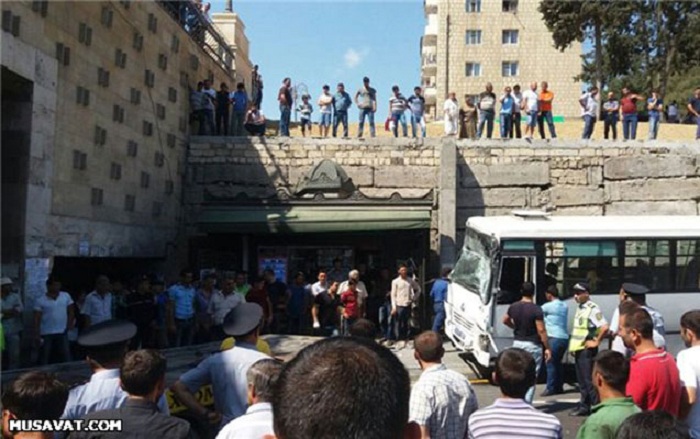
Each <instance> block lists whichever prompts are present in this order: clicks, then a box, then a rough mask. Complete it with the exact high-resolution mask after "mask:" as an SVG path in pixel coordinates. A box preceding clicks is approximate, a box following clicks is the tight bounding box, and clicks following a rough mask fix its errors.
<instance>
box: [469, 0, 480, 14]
mask: <svg viewBox="0 0 700 439" xmlns="http://www.w3.org/2000/svg"><path fill="white" fill-rule="evenodd" d="M467 12H481V0H467Z"/></svg>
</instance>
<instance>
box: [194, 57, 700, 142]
mask: <svg viewBox="0 0 700 439" xmlns="http://www.w3.org/2000/svg"><path fill="white" fill-rule="evenodd" d="M253 79H254V80H253V87H254V89H255V90H256V91H254V94H253V96H254V98H253V100H252V101H250V100H249V98H248V94H247V92H246V91H245V86H244V84H243V83H239V84H238V85H237V87H236V91H235V92H230V91H229V90H228V86H227V85H226V84H225V83H222V84H221V86H220V90H219V91H215V90H213V89H212V88H211V83H209V81H203V82H202V83H200V84H198V86H197V90H196V91H194V92H193V93H192V94H191V106H192V109H193V118H194V119H195V120H196V121H198V122H199V134H200V135H203V134H217V135H234V136H242V135H244V133H245V132H246V131H247V133H248V134H250V135H257V136H261V135H264V134H265V127H266V119H265V116H264V115H263V113H262V110H261V109H260V103H261V101H262V79H261V76H260V75H259V74H258V73H257V66H256V69H255V71H254V74H253ZM538 88H539V90H538ZM300 98H301V102H300V103H297V105H296V107H294V105H295V100H294V95H293V90H292V81H291V78H284V80H283V81H282V86H281V87H280V89H279V92H278V95H277V100H278V102H279V108H280V122H279V135H280V136H289V135H290V131H289V129H290V124H291V122H290V121H291V114H292V111H297V112H298V114H299V115H300V127H301V133H302V136H304V137H306V135H307V133H308V134H309V135H310V136H311V135H312V134H313V133H312V127H313V119H314V116H313V114H314V105H313V103H312V100H311V96H310V95H308V94H303V95H302V96H300ZM578 102H579V105H580V111H581V118H582V120H583V123H584V126H583V133H582V135H581V137H582V138H583V139H590V138H591V136H592V135H593V132H594V130H595V125H596V123H597V122H598V120H599V119H602V121H603V123H604V138H605V139H606V140H607V139H610V138H612V139H613V140H617V137H618V123H621V124H622V138H623V139H624V140H635V139H636V138H637V124H638V121H639V114H640V113H639V105H638V103H639V102H642V103H643V104H644V106H643V107H644V108H643V112H644V113H645V114H646V116H647V117H648V121H649V133H648V136H647V139H648V140H654V139H656V138H657V137H658V133H659V126H660V123H661V121H662V119H664V118H665V121H666V122H667V123H679V121H680V120H679V106H678V103H677V102H676V101H673V102H671V103H670V104H668V105H667V104H665V103H664V100H663V98H662V97H661V96H660V94H659V92H658V90H652V91H651V92H650V94H649V96H648V97H644V96H642V95H640V94H638V93H634V92H633V91H632V90H631V89H630V88H628V87H623V88H622V90H621V92H620V96H619V98H618V96H617V95H616V93H615V92H613V91H609V92H608V93H607V100H605V102H601V98H600V91H599V90H598V89H597V87H590V88H589V89H588V90H587V91H586V92H585V93H583V94H582V95H581V96H580V98H579V101H578ZM553 103H554V92H553V91H552V90H551V89H550V88H549V85H548V83H547V82H546V81H543V82H542V83H540V84H538V83H537V82H532V83H531V84H530V87H529V89H528V90H526V91H521V88H520V85H519V84H516V85H514V86H513V87H512V88H511V87H510V86H507V87H505V88H504V89H503V92H502V93H501V94H500V95H497V94H496V93H495V92H494V90H493V85H492V84H491V83H487V84H486V86H485V89H484V91H483V92H481V93H480V94H479V95H477V96H471V95H465V96H464V104H463V105H461V106H460V104H459V102H458V100H457V96H456V94H455V93H449V95H448V97H447V99H446V100H445V102H444V105H443V108H442V110H443V111H442V114H441V116H442V118H443V121H444V133H445V135H447V136H455V137H458V138H464V139H481V138H482V137H485V138H487V139H491V138H492V137H493V134H494V127H495V123H496V121H498V123H499V131H500V137H501V139H512V138H517V139H520V138H522V137H523V133H522V132H523V124H524V131H525V136H524V138H525V139H532V138H534V136H535V128H537V130H538V132H539V135H540V137H541V138H542V139H545V138H547V137H546V133H545V126H546V127H547V130H548V131H549V136H550V138H556V137H557V133H556V126H555V124H554V113H553V105H554V104H553ZM353 104H355V105H356V106H357V108H358V110H359V125H358V129H357V137H358V138H362V137H363V136H364V133H365V130H364V127H365V121H367V123H368V124H369V134H370V136H371V137H375V136H376V125H375V113H376V112H377V91H376V89H374V88H373V87H372V86H371V85H370V79H369V78H368V77H365V78H363V85H362V86H361V87H360V88H359V89H358V90H357V92H356V93H355V95H354V97H353V96H351V95H350V94H349V93H348V92H347V91H346V90H345V85H344V84H343V83H342V82H340V83H338V84H337V86H336V91H335V93H332V92H331V90H330V86H329V85H324V86H323V88H322V90H321V93H320V95H319V98H318V100H317V101H316V105H317V108H318V111H319V113H320V115H319V116H318V129H319V131H318V135H319V136H320V137H328V136H329V134H330V135H332V136H333V137H337V136H338V135H339V133H338V128H339V126H340V125H342V130H343V131H342V137H348V136H349V131H348V111H349V110H350V108H351V107H352V105H353ZM499 106H500V108H499ZM425 108H426V107H425V97H424V96H423V90H422V89H421V87H415V88H414V89H413V94H412V95H411V96H409V97H408V98H406V97H405V96H404V95H403V94H402V93H401V90H400V88H399V86H397V85H394V86H393V87H392V89H391V95H390V97H389V100H388V109H387V114H388V116H387V118H386V121H385V124H384V127H385V129H386V130H387V131H391V132H392V133H393V135H394V137H399V135H402V136H403V137H407V136H408V124H409V123H410V125H411V134H412V136H413V137H418V136H420V137H425V136H426V114H425ZM231 110H232V111H231ZM687 112H688V116H689V117H690V118H694V119H695V121H696V122H697V124H698V131H697V133H696V139H700V87H699V88H697V89H696V90H695V91H694V92H693V95H692V96H691V97H690V98H689V99H688V103H687ZM215 120H216V123H215V122H214V121H215ZM229 126H230V127H231V128H230V129H229ZM399 127H400V128H401V131H399Z"/></svg>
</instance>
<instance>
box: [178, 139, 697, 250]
mask: <svg viewBox="0 0 700 439" xmlns="http://www.w3.org/2000/svg"><path fill="white" fill-rule="evenodd" d="M323 159H330V160H333V161H335V162H336V163H337V164H339V165H340V166H342V167H343V169H344V170H345V171H346V172H347V174H348V176H349V177H351V178H352V179H353V181H354V182H355V183H356V185H358V186H359V188H360V190H362V191H363V193H365V195H367V196H373V197H379V198H383V197H388V196H390V195H391V194H392V193H395V192H396V193H399V194H400V195H401V196H402V197H403V198H415V197H420V196H423V195H425V194H427V193H428V191H429V190H431V189H434V190H435V191H436V192H435V194H436V201H437V203H436V205H435V206H434V207H433V216H434V221H433V226H434V227H435V229H436V230H435V231H434V232H435V234H436V235H435V236H434V237H435V239H434V240H433V244H432V245H433V247H434V250H435V251H438V252H439V247H440V246H441V245H443V246H444V245H447V244H446V243H447V242H450V241H452V242H453V244H454V246H456V247H457V248H458V247H459V246H460V245H461V241H462V240H461V235H462V232H463V230H464V224H465V222H466V220H467V218H469V217H470V216H474V215H499V214H508V213H509V212H511V211H512V210H513V209H517V208H529V209H545V210H548V211H550V212H551V213H552V214H554V215H623V214H624V215H643V214H646V215H651V214H657V215H658V214H667V215H698V214H699V213H700V212H699V209H700V204H699V203H700V144H691V143H688V144H683V143H663V144H661V143H656V142H653V143H651V142H648V143H644V142H630V143H622V142H596V143H586V142H571V141H569V142H565V141H554V142H545V141H533V142H531V143H530V142H526V141H524V140H517V141H510V142H507V143H504V142H502V141H493V140H490V141H480V142H474V141H454V140H453V139H425V140H420V139H419V140H413V139H371V140H356V139H342V140H341V139H326V140H321V139H297V138H292V139H289V138H265V139H263V140H261V139H245V140H242V139H225V138H196V139H195V140H193V142H192V143H191V145H190V155H189V158H188V177H187V178H188V180H187V182H186V184H185V188H186V196H185V199H186V204H187V205H188V206H189V210H190V212H192V211H193V210H192V209H194V210H195V211H196V210H197V208H198V206H199V205H201V203H203V201H204V194H205V192H206V191H211V190H216V189H217V188H218V190H220V191H221V190H226V191H229V192H230V193H232V194H233V193H243V192H244V193H247V194H248V195H249V196H252V197H256V196H261V197H262V196H265V197H267V196H272V195H274V194H275V193H276V192H277V191H278V190H280V189H282V190H291V189H293V188H294V187H295V186H296V185H297V183H298V182H299V180H300V179H301V178H302V177H303V176H304V175H306V174H307V173H308V172H310V170H311V169H312V168H313V165H315V164H317V163H319V162H320V161H321V160H323ZM455 163H456V165H455ZM450 194H455V195H456V196H454V197H449V196H447V195H450ZM446 237H447V238H449V239H444V238H446ZM438 238H440V239H438ZM440 243H442V244H440ZM451 253H453V252H452V251H451ZM443 261H444V258H443Z"/></svg>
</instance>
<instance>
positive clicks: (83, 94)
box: [75, 86, 90, 107]
mask: <svg viewBox="0 0 700 439" xmlns="http://www.w3.org/2000/svg"><path fill="white" fill-rule="evenodd" d="M75 102H76V103H77V104H79V105H83V106H85V107H87V106H88V105H90V90H88V89H86V88H83V87H81V86H78V88H77V93H76V97H75Z"/></svg>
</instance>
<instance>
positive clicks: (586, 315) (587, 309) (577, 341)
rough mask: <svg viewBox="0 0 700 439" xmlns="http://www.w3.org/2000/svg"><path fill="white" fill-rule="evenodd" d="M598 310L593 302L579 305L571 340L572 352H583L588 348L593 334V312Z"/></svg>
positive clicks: (570, 348)
mask: <svg viewBox="0 0 700 439" xmlns="http://www.w3.org/2000/svg"><path fill="white" fill-rule="evenodd" d="M597 308H598V306H596V305H595V304H594V303H592V302H591V301H588V302H586V303H584V304H583V305H579V307H578V309H577V310H576V315H575V316H574V328H573V331H571V339H569V351H570V352H578V351H582V350H583V349H584V348H585V347H586V340H588V339H589V335H590V334H591V330H590V320H591V314H592V313H593V310H595V309H597ZM594 331H595V330H594Z"/></svg>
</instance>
